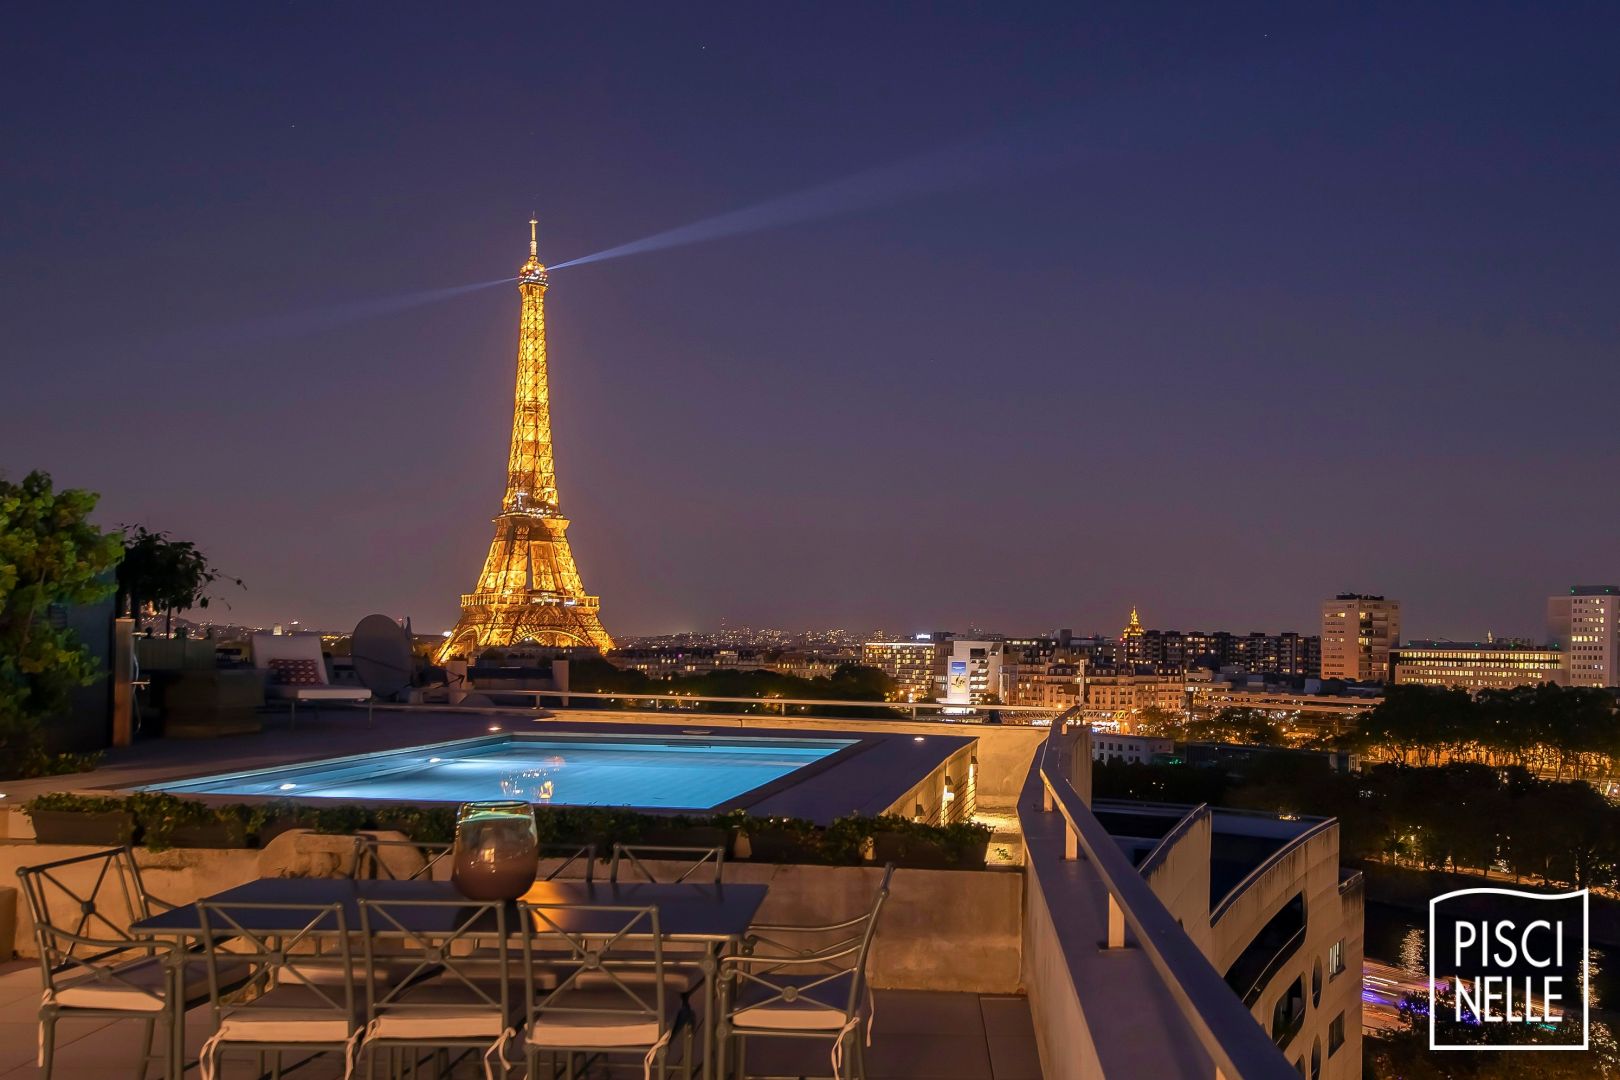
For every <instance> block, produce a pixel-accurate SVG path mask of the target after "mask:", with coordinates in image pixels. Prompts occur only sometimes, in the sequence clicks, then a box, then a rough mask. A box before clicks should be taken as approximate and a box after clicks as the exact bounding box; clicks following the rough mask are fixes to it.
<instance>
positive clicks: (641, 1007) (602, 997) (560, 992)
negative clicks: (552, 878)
mask: <svg viewBox="0 0 1620 1080" xmlns="http://www.w3.org/2000/svg"><path fill="white" fill-rule="evenodd" d="M518 912H519V916H520V920H521V922H522V932H523V983H524V987H525V990H524V996H525V1014H526V1023H525V1026H524V1031H523V1040H524V1057H525V1060H526V1062H527V1065H528V1074H529V1076H531V1077H540V1076H545V1075H553V1074H555V1072H556V1068H557V1065H556V1055H558V1054H559V1053H560V1054H563V1055H564V1056H565V1062H566V1065H565V1067H566V1069H567V1075H568V1076H570V1077H572V1076H574V1075H575V1073H574V1061H575V1057H574V1056H575V1055H576V1054H582V1055H586V1056H587V1057H589V1056H595V1055H614V1054H626V1053H634V1054H637V1055H639V1056H640V1057H641V1061H642V1076H643V1080H651V1077H653V1076H654V1075H655V1070H656V1075H657V1076H659V1077H660V1078H662V1077H663V1076H664V1075H665V1070H666V1066H667V1062H668V1051H669V1043H670V1041H671V1039H672V1038H673V1036H674V1034H675V1032H676V1030H677V1027H680V1028H681V1029H683V1030H684V1031H685V1033H686V1037H685V1040H684V1046H685V1054H684V1056H683V1062H682V1074H683V1075H684V1076H688V1077H689V1076H690V1075H691V1064H692V1039H691V1027H690V1026H689V1025H685V1024H677V1018H676V1013H677V1010H676V1008H675V1006H674V1001H673V996H672V995H671V994H669V993H668V992H667V990H668V987H667V986H666V982H665V974H666V973H665V968H664V953H663V937H662V935H661V933H660V932H659V926H658V909H657V908H656V907H625V906H616V905H594V904H593V905H585V904H577V905H571V904H529V903H524V902H521V901H520V902H519V904H518ZM582 923H588V924H591V929H590V930H588V931H581V930H578V929H569V927H577V926H579V925H581V924H582ZM546 972H560V973H561V978H560V979H559V980H558V982H557V984H556V986H555V988H554V989H551V990H549V991H546V990H542V989H541V986H540V985H539V984H540V983H541V982H542V981H543V979H542V976H543V975H544V974H545V973H546ZM542 1054H544V1055H546V1056H547V1058H548V1059H549V1062H548V1064H549V1066H550V1070H551V1071H550V1072H547V1073H542V1072H541V1070H540V1059H541V1055H542Z"/></svg>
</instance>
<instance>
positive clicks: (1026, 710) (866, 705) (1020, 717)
mask: <svg viewBox="0 0 1620 1080" xmlns="http://www.w3.org/2000/svg"><path fill="white" fill-rule="evenodd" d="M473 692H475V693H485V694H496V695H499V696H501V697H514V696H519V695H521V696H525V697H532V698H534V699H535V706H536V707H539V706H540V704H541V703H542V702H543V701H547V700H561V701H563V702H564V703H565V704H566V702H567V700H568V699H570V698H585V699H586V700H589V701H650V702H655V703H658V704H672V705H699V704H704V703H707V704H711V705H714V704H726V705H758V706H760V707H761V708H763V709H764V710H766V711H767V712H780V713H781V714H782V715H783V716H786V715H787V710H788V707H789V706H801V705H803V706H815V707H816V708H822V709H892V710H894V711H896V712H903V713H907V714H908V715H909V718H910V719H912V720H916V719H917V718H918V716H917V714H918V711H919V710H921V711H923V712H928V713H938V714H939V715H938V716H930V717H927V718H926V719H941V720H945V721H948V722H951V723H967V724H982V723H985V722H986V717H988V715H989V714H991V713H997V714H1008V715H1010V716H1012V717H1016V719H1011V720H1007V721H1006V722H1007V723H1009V724H1014V725H1018V724H1022V725H1028V726H1032V727H1045V726H1046V725H1048V724H1050V723H1051V722H1052V720H1053V719H1054V718H1055V717H1057V716H1058V715H1060V714H1061V712H1062V710H1061V709H1049V708H1046V707H1045V706H1042V705H953V704H951V703H950V702H946V701H845V700H842V699H831V700H829V699H823V698H778V697H768V698H760V697H718V696H714V695H710V694H613V693H604V692H599V691H593V690H506V689H503V688H500V687H489V688H486V689H483V690H479V689H477V688H476V687H474V688H473Z"/></svg>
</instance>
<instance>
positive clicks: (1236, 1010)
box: [1037, 728, 1298, 1080]
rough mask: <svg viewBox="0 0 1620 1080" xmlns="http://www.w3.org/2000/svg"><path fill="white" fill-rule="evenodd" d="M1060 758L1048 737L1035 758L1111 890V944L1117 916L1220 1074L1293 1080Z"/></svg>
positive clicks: (1226, 1078)
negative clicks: (1081, 792)
mask: <svg viewBox="0 0 1620 1080" xmlns="http://www.w3.org/2000/svg"><path fill="white" fill-rule="evenodd" d="M1053 730H1054V733H1055V732H1056V731H1057V729H1056V728H1054V729H1053ZM1061 759H1062V753H1061V751H1060V749H1059V747H1058V744H1057V742H1056V740H1055V739H1054V738H1053V737H1050V736H1049V737H1048V738H1047V740H1046V743H1045V744H1044V745H1043V746H1042V748H1041V752H1040V756H1039V759H1038V764H1037V768H1038V769H1039V770H1040V779H1041V783H1042V784H1043V785H1044V787H1045V789H1046V792H1047V794H1048V796H1049V798H1050V800H1051V803H1052V809H1054V810H1056V811H1057V812H1058V813H1060V814H1062V815H1063V819H1064V822H1065V824H1066V828H1067V831H1068V834H1069V836H1070V837H1071V838H1072V839H1071V841H1070V842H1071V843H1073V844H1074V846H1075V848H1076V854H1081V855H1083V856H1084V858H1085V859H1086V860H1087V861H1088V862H1089V863H1090V865H1091V868H1092V869H1093V870H1095V871H1096V873H1097V876H1098V878H1100V879H1101V881H1102V884H1103V886H1104V888H1106V889H1107V890H1108V898H1109V923H1110V924H1111V927H1110V931H1109V938H1110V944H1111V945H1112V944H1115V941H1114V938H1115V933H1114V930H1113V929H1112V924H1113V923H1114V921H1115V919H1116V918H1121V919H1122V920H1123V927H1128V928H1129V929H1130V931H1131V932H1132V934H1134V935H1135V939H1136V945H1137V947H1138V948H1140V949H1141V950H1142V951H1143V953H1145V954H1146V955H1147V957H1148V960H1149V961H1150V962H1151V963H1152V965H1153V968H1154V970H1155V971H1156V972H1157V973H1158V975H1159V977H1160V978H1161V979H1162V980H1163V982H1164V985H1165V989H1166V990H1168V991H1169V993H1170V996H1171V998H1172V999H1173V1000H1174V1001H1175V1003H1176V1005H1177V1007H1178V1008H1179V1009H1180V1010H1181V1014H1182V1016H1183V1017H1184V1018H1185V1019H1186V1021H1187V1024H1188V1027H1189V1028H1191V1030H1192V1033H1193V1035H1194V1037H1196V1038H1197V1040H1198V1043H1199V1045H1200V1046H1201V1047H1202V1048H1203V1050H1204V1052H1205V1053H1206V1054H1208V1055H1209V1058H1210V1060H1211V1061H1212V1062H1213V1063H1214V1065H1215V1068H1216V1072H1217V1076H1218V1077H1220V1078H1221V1080H1298V1074H1297V1073H1295V1071H1294V1069H1293V1067H1292V1066H1290V1065H1289V1064H1288V1061H1287V1059H1286V1058H1284V1057H1283V1055H1282V1053H1281V1052H1280V1051H1279V1050H1278V1049H1277V1047H1276V1046H1275V1045H1274V1044H1273V1043H1272V1041H1271V1040H1270V1039H1269V1038H1268V1037H1267V1036H1266V1032H1265V1030H1264V1029H1263V1028H1262V1027H1261V1026H1260V1024H1259V1022H1258V1021H1256V1020H1255V1018H1254V1016H1253V1015H1252V1014H1251V1013H1250V1012H1249V1010H1248V1009H1247V1008H1245V1007H1244V1005H1243V1003H1242V1001H1241V1000H1239V998H1238V996H1237V995H1236V994H1235V993H1233V992H1232V988H1231V987H1229V986H1227V984H1226V981H1225V980H1224V979H1222V978H1221V976H1220V975H1219V974H1218V973H1217V972H1216V971H1215V969H1214V967H1212V966H1211V965H1210V962H1209V960H1208V959H1206V958H1205V956H1204V954H1203V953H1202V952H1200V951H1199V950H1198V946H1197V945H1195V944H1194V943H1193V941H1192V939H1191V938H1190V937H1188V936H1187V933H1186V931H1185V930H1183V929H1182V928H1181V926H1180V925H1179V924H1178V923H1177V922H1176V920H1175V918H1174V917H1173V916H1171V914H1170V912H1169V911H1168V910H1166V909H1165V907H1164V905H1163V904H1162V903H1160V902H1159V898H1158V897H1157V896H1156V895H1154V893H1153V889H1152V887H1151V886H1150V885H1149V884H1148V883H1147V881H1146V880H1145V879H1144V878H1143V877H1142V875H1141V874H1140V873H1139V872H1138V871H1137V869H1136V867H1134V866H1132V865H1131V863H1130V860H1129V859H1128V858H1126V856H1125V853H1124V852H1123V851H1121V850H1120V849H1119V846H1118V845H1117V844H1115V843H1114V841H1113V838H1112V837H1110V836H1109V835H1108V832H1107V831H1106V830H1105V829H1104V828H1103V827H1102V823H1101V822H1099V821H1098V820H1097V819H1096V818H1095V817H1093V816H1092V814H1091V811H1090V809H1089V808H1088V807H1086V805H1085V804H1084V802H1083V801H1082V800H1081V798H1080V796H1079V793H1078V792H1076V791H1075V789H1074V786H1073V785H1072V784H1071V783H1070V782H1069V779H1068V774H1067V770H1066V769H1065V768H1064V764H1065V763H1064V762H1063V761H1062V760H1061ZM1065 846H1066V847H1067V846H1068V845H1067V844H1066V845H1065ZM1123 927H1122V929H1123ZM1120 936H1121V937H1122V936H1123V935H1122V934H1121V935H1120Z"/></svg>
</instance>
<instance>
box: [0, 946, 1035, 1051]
mask: <svg viewBox="0 0 1620 1080" xmlns="http://www.w3.org/2000/svg"><path fill="white" fill-rule="evenodd" d="M39 995H40V981H39V968H38V966H37V965H36V964H35V963H33V962H30V961H21V960H19V961H14V962H11V963H7V964H0V1080H25V1078H26V1080H32V1078H34V1077H37V1076H39V1075H40V1070H39V1068H38V1067H37V1066H36V1064H35V1053H36V1048H37V1046H38V1042H37V1039H38V1036H37V1032H38V1024H37V1023H36V1019H35V1018H36V1016H37V1015H38V1008H39ZM876 1009H877V1023H876V1025H875V1027H874V1029H873V1035H872V1048H871V1049H870V1050H869V1051H867V1073H866V1074H867V1078H868V1080H1041V1067H1040V1061H1039V1059H1038V1057H1037V1055H1036V1051H1035V1030H1034V1028H1033V1026H1032V1025H1031V1023H1030V1016H1029V1003H1028V1002H1027V1001H1026V1000H1025V999H1023V998H1021V997H1002V996H991V995H979V994H946V993H934V992H930V991H921V990H887V991H885V990H880V991H878V993H877V1001H876ZM209 1027H210V1023H209V1019H208V1010H207V1009H206V1008H202V1009H197V1010H194V1011H193V1012H192V1013H191V1014H190V1016H189V1023H188V1024H187V1039H186V1042H187V1046H188V1050H189V1052H190V1053H191V1054H193V1055H194V1054H196V1052H197V1050H198V1048H199V1047H200V1046H201V1045H202V1041H203V1039H204V1038H206V1037H207V1035H208V1029H209ZM140 1030H141V1025H140V1024H139V1023H138V1022H134V1021H111V1022H108V1021H99V1020H81V1021H77V1022H75V1021H64V1022H63V1023H62V1024H61V1025H59V1026H58V1028H57V1038H58V1042H57V1050H56V1067H55V1069H54V1070H53V1072H54V1080H103V1078H104V1077H108V1076H120V1077H133V1076H134V1075H135V1062H136V1056H137V1054H139V1052H140V1047H139V1040H140ZM292 1060H296V1059H295V1058H289V1063H290V1062H291V1061H292ZM223 1064H224V1068H222V1069H221V1070H220V1074H219V1075H220V1078H221V1080H238V1078H245V1077H249V1076H252V1075H253V1062H252V1059H251V1057H248V1056H246V1055H240V1054H238V1055H231V1056H229V1057H227V1058H225V1059H224V1062H223ZM747 1066H748V1072H749V1075H751V1076H755V1075H770V1076H800V1075H803V1076H807V1077H808V1076H829V1075H831V1068H830V1062H829V1061H828V1057H827V1052H826V1047H825V1044H811V1043H790V1042H787V1041H784V1040H763V1039H759V1040H754V1041H753V1042H751V1043H750V1044H749V1047H748V1061H747ZM363 1068H364V1066H362V1070H361V1071H357V1072H356V1076H360V1075H364V1073H363ZM342 1072H343V1068H342V1064H341V1062H340V1060H339V1056H338V1055H335V1054H334V1055H327V1056H326V1057H325V1058H323V1059H321V1060H319V1061H317V1062H314V1063H312V1064H311V1065H309V1066H308V1067H306V1068H301V1069H298V1070H297V1071H296V1072H294V1073H293V1074H292V1075H293V1076H297V1077H308V1078H309V1080H332V1078H334V1077H338V1076H341V1075H342ZM522 1072H523V1070H522V1068H521V1067H519V1068H517V1069H514V1070H513V1072H512V1073H511V1074H510V1075H512V1076H514V1077H517V1076H521V1075H522ZM632 1073H633V1074H634V1075H635V1076H638V1077H639V1076H640V1075H641V1069H640V1066H639V1065H636V1066H635V1067H633V1068H632V1067H630V1066H628V1065H624V1066H621V1067H619V1068H618V1069H617V1070H616V1071H615V1074H614V1075H616V1076H626V1077H628V1076H630V1075H631V1074H632ZM150 1075H152V1076H157V1075H158V1070H157V1068H156V1067H154V1068H153V1070H152V1072H151V1073H150ZM188 1075H192V1076H195V1075H196V1074H195V1072H193V1073H190V1074H188ZM378 1075H381V1071H380V1070H379V1073H378ZM424 1075H425V1074H424ZM592 1075H593V1076H596V1075H600V1074H598V1073H593V1074H592ZM456 1076H457V1077H458V1078H460V1077H467V1078H473V1077H479V1078H481V1077H482V1076H483V1070H482V1068H480V1067H479V1066H478V1065H477V1064H476V1063H473V1062H465V1063H463V1064H462V1066H461V1067H460V1068H458V1069H457V1070H456ZM844 1076H845V1077H846V1078H847V1077H848V1076H849V1071H848V1069H847V1068H846V1069H845V1070H844Z"/></svg>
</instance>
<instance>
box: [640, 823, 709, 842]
mask: <svg viewBox="0 0 1620 1080" xmlns="http://www.w3.org/2000/svg"><path fill="white" fill-rule="evenodd" d="M728 839H729V834H728V832H727V830H725V829H722V828H720V827H718V826H715V825H676V826H672V827H670V828H660V827H658V826H656V825H655V826H653V827H652V828H650V829H648V830H647V831H646V832H644V833H642V834H641V836H640V837H639V838H638V839H637V840H636V841H635V845H634V846H642V845H645V846H647V847H690V848H699V847H705V848H712V847H725V846H726V841H727V840H728Z"/></svg>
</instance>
